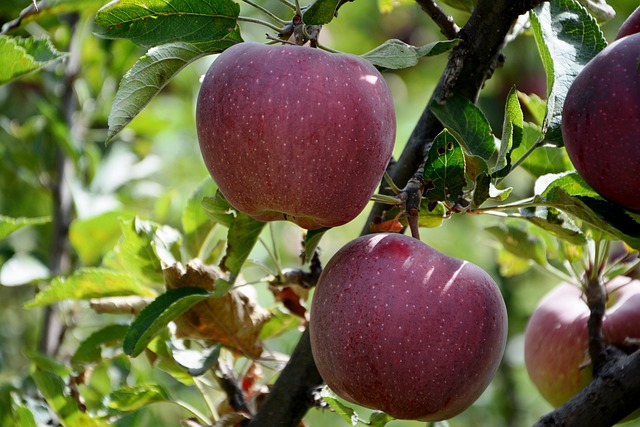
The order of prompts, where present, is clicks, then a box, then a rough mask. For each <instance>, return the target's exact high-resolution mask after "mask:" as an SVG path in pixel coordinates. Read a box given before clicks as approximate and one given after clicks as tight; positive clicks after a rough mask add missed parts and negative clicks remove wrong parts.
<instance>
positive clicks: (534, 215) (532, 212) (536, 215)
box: [520, 207, 587, 245]
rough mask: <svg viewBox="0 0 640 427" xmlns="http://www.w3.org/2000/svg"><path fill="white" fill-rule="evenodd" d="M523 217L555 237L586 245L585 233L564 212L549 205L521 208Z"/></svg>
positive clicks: (574, 243)
mask: <svg viewBox="0 0 640 427" xmlns="http://www.w3.org/2000/svg"><path fill="white" fill-rule="evenodd" d="M520 213H521V214H522V216H523V218H524V219H526V220H527V221H529V222H530V223H532V224H534V225H537V226H538V227H540V228H542V229H544V230H546V231H548V232H549V233H551V234H553V235H554V236H555V237H557V238H559V239H562V240H565V241H567V242H569V243H571V244H573V245H584V244H586V243H587V238H586V236H585V235H584V233H583V232H582V231H581V230H580V229H579V228H578V227H577V226H576V225H575V224H574V223H573V221H571V219H570V218H569V217H568V216H567V215H565V214H563V213H562V212H560V211H558V210H556V209H553V208H547V207H536V208H527V209H521V210H520Z"/></svg>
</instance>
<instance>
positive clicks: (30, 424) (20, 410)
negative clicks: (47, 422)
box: [14, 405, 38, 427]
mask: <svg viewBox="0 0 640 427" xmlns="http://www.w3.org/2000/svg"><path fill="white" fill-rule="evenodd" d="M14 410H15V414H16V421H17V422H18V423H17V425H18V426H20V427H38V424H36V419H35V417H34V416H33V413H32V412H31V410H30V409H29V408H28V407H27V406H25V405H16V407H15V409H14Z"/></svg>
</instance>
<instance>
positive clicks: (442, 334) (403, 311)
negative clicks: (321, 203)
mask: <svg viewBox="0 0 640 427" xmlns="http://www.w3.org/2000/svg"><path fill="white" fill-rule="evenodd" d="M309 327H310V337H311V348H312V352H313V356H314V360H315V362H316V365H317V367H318V371H319V372H320V375H321V376H322V378H323V379H324V380H325V382H326V383H327V385H328V386H329V387H330V388H331V390H333V391H334V392H335V393H336V394H337V395H338V396H340V397H342V398H344V399H346V400H348V401H350V402H353V403H356V404H359V405H362V406H366V407H369V408H373V409H378V410H382V411H384V412H386V413H388V414H390V415H392V416H393V417H395V418H402V419H420V420H425V421H436V420H444V419H448V418H451V417H453V416H455V415H456V414H459V413H460V412H462V411H464V410H465V409H466V408H468V407H469V406H470V405H471V404H472V403H473V402H474V401H475V400H476V399H477V398H478V397H479V396H480V395H481V394H482V392H483V391H484V390H485V388H486V387H487V385H488V384H489V383H490V381H491V379H492V378H493V376H494V374H495V372H496V369H497V368H498V365H499V364H500V360H501V358H502V355H503V352H504V348H505V341H506V333H507V312H506V308H505V305H504V301H503V299H502V296H501V294H500V291H499V289H498V287H497V286H496V284H495V282H494V281H493V280H492V279H491V277H490V276H489V275H488V274H487V273H486V272H485V271H483V270H482V269H481V268H479V267H477V266H476V265H474V264H471V263H469V262H466V261H463V260H460V259H456V258H452V257H449V256H446V255H444V254H442V253H440V252H438V251H436V250H435V249H433V248H431V247H430V246H428V245H426V244H425V243H423V242H421V241H419V240H417V239H414V238H411V237H408V236H405V235H401V234H385V233H381V234H372V235H368V236H363V237H360V238H357V239H355V240H353V241H352V242H350V243H348V244H347V245H346V246H344V247H343V248H342V249H340V250H339V251H338V252H337V253H336V254H335V255H334V256H333V257H332V259H331V260H330V261H329V263H328V264H327V266H326V267H325V269H324V271H323V272H322V275H321V276H320V279H319V281H318V285H317V288H316V290H315V295H314V297H313V302H312V307H311V320H310V325H309Z"/></svg>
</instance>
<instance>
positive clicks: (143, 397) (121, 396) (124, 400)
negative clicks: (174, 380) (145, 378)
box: [109, 384, 169, 412]
mask: <svg viewBox="0 0 640 427" xmlns="http://www.w3.org/2000/svg"><path fill="white" fill-rule="evenodd" d="M168 400H169V395H168V393H167V391H166V390H165V389H164V388H163V387H162V386H160V385H159V384H142V385H135V386H125V387H122V388H120V389H118V390H114V391H113V392H112V393H111V394H110V395H109V407H110V408H112V409H117V410H118V411H123V412H131V411H135V410H138V409H140V408H144V407H146V406H148V405H150V404H152V403H157V402H166V401H168Z"/></svg>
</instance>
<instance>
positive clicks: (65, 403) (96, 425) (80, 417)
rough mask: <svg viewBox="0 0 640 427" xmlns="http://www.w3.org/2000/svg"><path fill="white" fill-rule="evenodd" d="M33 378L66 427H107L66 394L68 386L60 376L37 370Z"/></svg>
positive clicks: (32, 375) (32, 374)
mask: <svg viewBox="0 0 640 427" xmlns="http://www.w3.org/2000/svg"><path fill="white" fill-rule="evenodd" d="M31 378H33V380H34V381H35V383H36V385H37V386H38V390H39V391H40V393H42V396H44V398H45V400H46V401H47V403H48V404H49V407H50V408H51V409H52V410H53V412H54V413H55V414H56V415H57V416H58V418H59V419H60V422H61V424H62V425H63V426H64V427H75V426H83V427H84V426H87V427H107V423H106V422H104V421H101V420H96V419H93V418H91V417H90V416H89V415H88V414H87V413H85V412H82V411H81V410H80V407H79V406H78V402H76V400H75V399H74V398H73V397H71V396H69V395H68V394H67V393H65V390H66V384H65V382H64V380H63V379H62V378H61V377H59V376H58V375H56V374H54V373H53V372H49V371H43V370H41V369H39V368H36V369H34V370H33V372H32V373H31Z"/></svg>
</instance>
